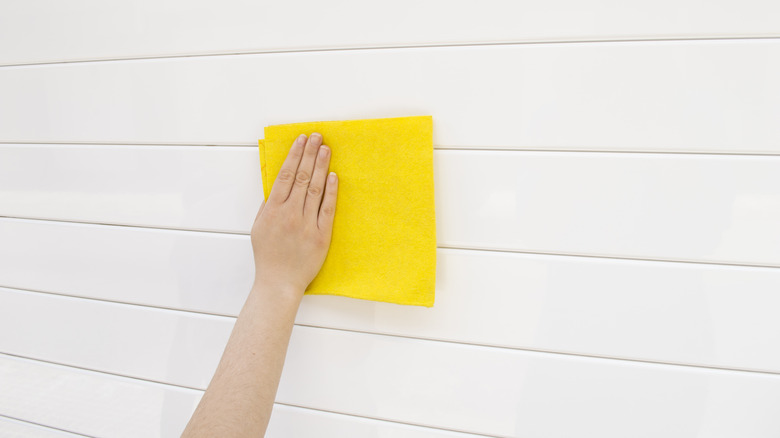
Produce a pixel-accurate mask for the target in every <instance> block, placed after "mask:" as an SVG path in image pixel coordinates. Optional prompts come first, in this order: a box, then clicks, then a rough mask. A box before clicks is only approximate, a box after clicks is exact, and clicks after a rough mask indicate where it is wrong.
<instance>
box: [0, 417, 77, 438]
mask: <svg viewBox="0 0 780 438" xmlns="http://www.w3.org/2000/svg"><path fill="white" fill-rule="evenodd" d="M0 436H3V437H5V438H78V437H82V436H84V435H76V434H74V433H70V432H65V431H62V430H58V429H52V428H50V427H45V426H39V425H37V424H33V423H26V422H24V421H19V420H14V419H12V418H8V417H3V416H0Z"/></svg>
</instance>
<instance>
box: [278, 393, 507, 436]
mask: <svg viewBox="0 0 780 438" xmlns="http://www.w3.org/2000/svg"><path fill="white" fill-rule="evenodd" d="M274 404H277V405H281V406H289V407H291V408H299V409H306V410H309V411H317V412H325V413H328V414H336V415H346V416H349V417H355V418H365V419H367V420H374V421H383V422H385V423H393V424H400V425H403V426H414V427H422V428H426V429H433V430H441V431H444V432H457V433H463V434H467V435H474V436H478V437H485V438H511V437H503V436H500V435H485V434H482V433H476V432H469V431H465V430H459V429H449V428H445V427H438V426H429V425H426V424H417V423H404V422H402V421H397V420H392V419H389V418H381V417H369V416H366V415H357V414H344V413H341V412H338V411H330V410H327V409H320V408H310V407H307V406H301V405H296V404H292V403H283V402H278V401H277V402H274Z"/></svg>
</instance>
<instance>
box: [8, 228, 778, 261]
mask: <svg viewBox="0 0 780 438" xmlns="http://www.w3.org/2000/svg"><path fill="white" fill-rule="evenodd" d="M1 219H11V220H19V221H37V222H53V223H65V224H77V225H95V226H101V227H122V228H137V229H139V230H162V231H173V232H182V233H211V234H225V235H228V236H249V233H240V232H234V231H214V230H203V229H195V228H172V227H155V226H149V225H127V224H116V223H102V222H83V221H75V220H64V219H43V218H34V217H17V216H0V220H1ZM437 248H438V249H450V250H456V251H484V252H492V253H506V254H528V255H541V256H560V257H583V258H594V259H604V260H631V261H637V262H651V263H652V262H660V263H686V264H696V265H708V266H728V267H743V268H761V269H778V268H780V265H761V264H751V263H735V262H734V263H732V262H707V261H697V260H685V259H657V258H646V257H630V256H607V255H598V254H578V253H566V252H544V251H524V250H513V249H496V248H483V247H468V246H450V245H438V246H437Z"/></svg>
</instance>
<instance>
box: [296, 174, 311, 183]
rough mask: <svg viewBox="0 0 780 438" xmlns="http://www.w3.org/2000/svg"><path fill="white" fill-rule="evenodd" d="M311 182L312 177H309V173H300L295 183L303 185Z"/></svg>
mask: <svg viewBox="0 0 780 438" xmlns="http://www.w3.org/2000/svg"><path fill="white" fill-rule="evenodd" d="M309 181H311V175H309V173H308V172H298V174H297V175H295V182H297V183H298V184H301V185H306V184H309Z"/></svg>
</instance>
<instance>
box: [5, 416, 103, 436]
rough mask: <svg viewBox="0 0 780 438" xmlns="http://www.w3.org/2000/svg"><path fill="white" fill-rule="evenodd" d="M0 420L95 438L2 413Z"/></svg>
mask: <svg viewBox="0 0 780 438" xmlns="http://www.w3.org/2000/svg"><path fill="white" fill-rule="evenodd" d="M0 418H8V419H9V420H15V421H18V422H20V423H27V424H32V425H35V426H40V427H45V428H46V429H52V430H58V431H60V432H65V433H69V434H72V435H77V436H84V437H88V438H96V437H94V436H93V435H84V434H83V433H79V432H74V431H72V430H67V429H62V428H59V427H55V426H51V425H48V424H43V423H36V422H34V421H30V420H25V419H22V418H18V417H12V416H10V415H5V414H2V413H0Z"/></svg>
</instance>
